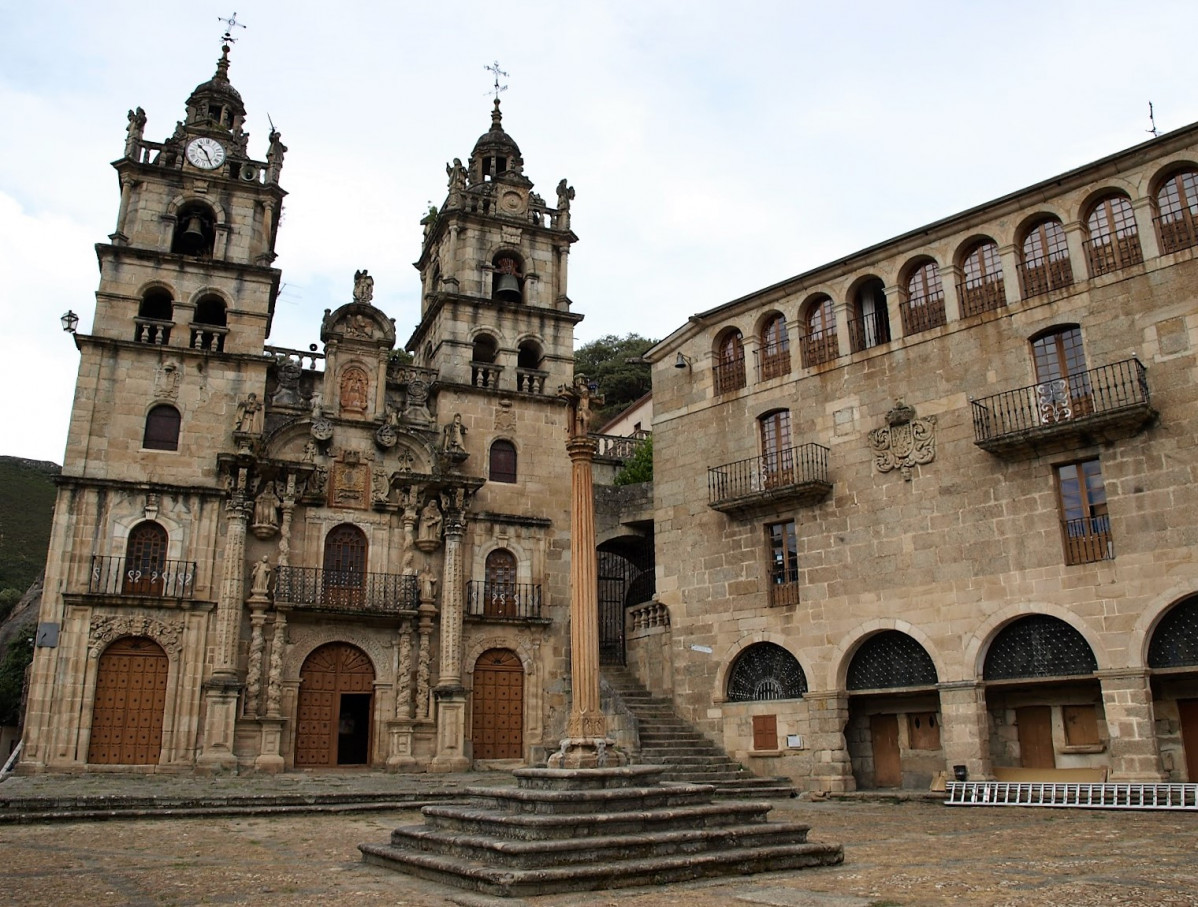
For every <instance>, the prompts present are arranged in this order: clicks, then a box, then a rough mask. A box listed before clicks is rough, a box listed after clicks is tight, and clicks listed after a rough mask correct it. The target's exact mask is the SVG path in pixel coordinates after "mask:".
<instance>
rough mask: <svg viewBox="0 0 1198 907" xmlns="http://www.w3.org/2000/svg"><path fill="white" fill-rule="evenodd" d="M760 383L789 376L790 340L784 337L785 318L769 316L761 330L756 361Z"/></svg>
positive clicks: (776, 315)
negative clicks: (759, 372) (758, 353)
mask: <svg viewBox="0 0 1198 907" xmlns="http://www.w3.org/2000/svg"><path fill="white" fill-rule="evenodd" d="M758 367H759V368H760V370H761V378H760V380H762V381H768V380H769V379H770V378H777V377H779V376H780V375H789V374H790V338H789V337H787V336H786V317H785V316H784V315H782V314H780V313H775V314H773V315H771V316H770V317H769V318H768V319H766V322H765V324H764V325H762V328H761V352H760V356H759V359H758Z"/></svg>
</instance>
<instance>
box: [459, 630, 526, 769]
mask: <svg viewBox="0 0 1198 907" xmlns="http://www.w3.org/2000/svg"><path fill="white" fill-rule="evenodd" d="M471 704H472V706H473V713H474V714H473V720H472V726H471V734H470V739H471V740H472V741H473V743H474V758H475V759H523V758H524V666H523V665H522V664H521V663H520V659H519V658H518V657H517V656H516V653H515V652H512V651H510V650H508V649H491V650H490V651H488V652H484V653H483V654H482V656H481V657H480V658H479V659H478V661H477V662H475V665H474V694H473V698H472V701H471Z"/></svg>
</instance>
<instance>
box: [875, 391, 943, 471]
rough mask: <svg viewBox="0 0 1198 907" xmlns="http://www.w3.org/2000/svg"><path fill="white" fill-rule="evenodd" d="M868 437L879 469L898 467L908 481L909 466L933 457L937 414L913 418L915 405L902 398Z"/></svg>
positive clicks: (926, 461)
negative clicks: (884, 422) (911, 405)
mask: <svg viewBox="0 0 1198 907" xmlns="http://www.w3.org/2000/svg"><path fill="white" fill-rule="evenodd" d="M868 437H869V446H870V450H871V451H872V452H873V455H874V466H876V467H877V469H878V472H890V471H892V470H894V469H898V470H900V471H901V472H902V475H903V481H904V482H910V481H911V469H912V467H914V466H917V465H920V464H923V463H931V462H932V461H933V460H934V459H936V417H935V416H925V417H924V418H922V419H919V418H916V416H915V409H914V408H913V407H910V406H907V405H906V404H905V403H903V401H902V400H896V401H895V404H894V409H892V410H890V412H888V413H887V414H886V425H885V426H883V427H882V428H875V429H874V430H873V431H871V432H870V433H869V436H868Z"/></svg>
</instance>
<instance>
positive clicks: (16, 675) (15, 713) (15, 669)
mask: <svg viewBox="0 0 1198 907" xmlns="http://www.w3.org/2000/svg"><path fill="white" fill-rule="evenodd" d="M36 631H37V624H36V623H32V622H31V623H29V624H27V625H26V626H24V627H22V628H21V629H20V630H18V631H17V634H16V636H14V637H13V638H12V641H11V642H9V644H8V647H7V648H6V649H5V650H4V657H3V659H0V724H6V725H18V724H20V723H21V696H22V694H23V693H24V689H25V671H26V669H28V667H29V664H30V662H32V661H33V637H34V634H35V632H36Z"/></svg>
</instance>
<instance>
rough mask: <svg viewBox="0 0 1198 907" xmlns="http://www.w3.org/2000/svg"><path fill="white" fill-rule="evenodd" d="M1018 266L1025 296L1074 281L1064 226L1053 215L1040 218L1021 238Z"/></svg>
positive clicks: (1060, 286)
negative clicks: (1020, 269)
mask: <svg viewBox="0 0 1198 907" xmlns="http://www.w3.org/2000/svg"><path fill="white" fill-rule="evenodd" d="M1021 267H1022V270H1023V297H1024V298H1025V299H1026V298H1028V297H1030V296H1039V295H1040V294H1041V293H1047V292H1048V291H1049V290H1059V289H1061V288H1062V287H1067V286H1069V285H1070V284H1072V283H1073V267H1072V265H1071V264H1070V263H1069V244H1068V243H1067V242H1066V240H1065V228H1064V227H1062V226H1061V222H1060V221H1059V220H1057V219H1056V218H1055V217H1054V218H1049V219H1048V220H1044V221H1041V222H1040V223H1039V224H1037V225H1036V226H1035V227H1033V228H1032V229H1031V230H1030V231H1029V232H1028V234H1027V236H1025V237H1024V239H1023V261H1022V263H1021Z"/></svg>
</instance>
